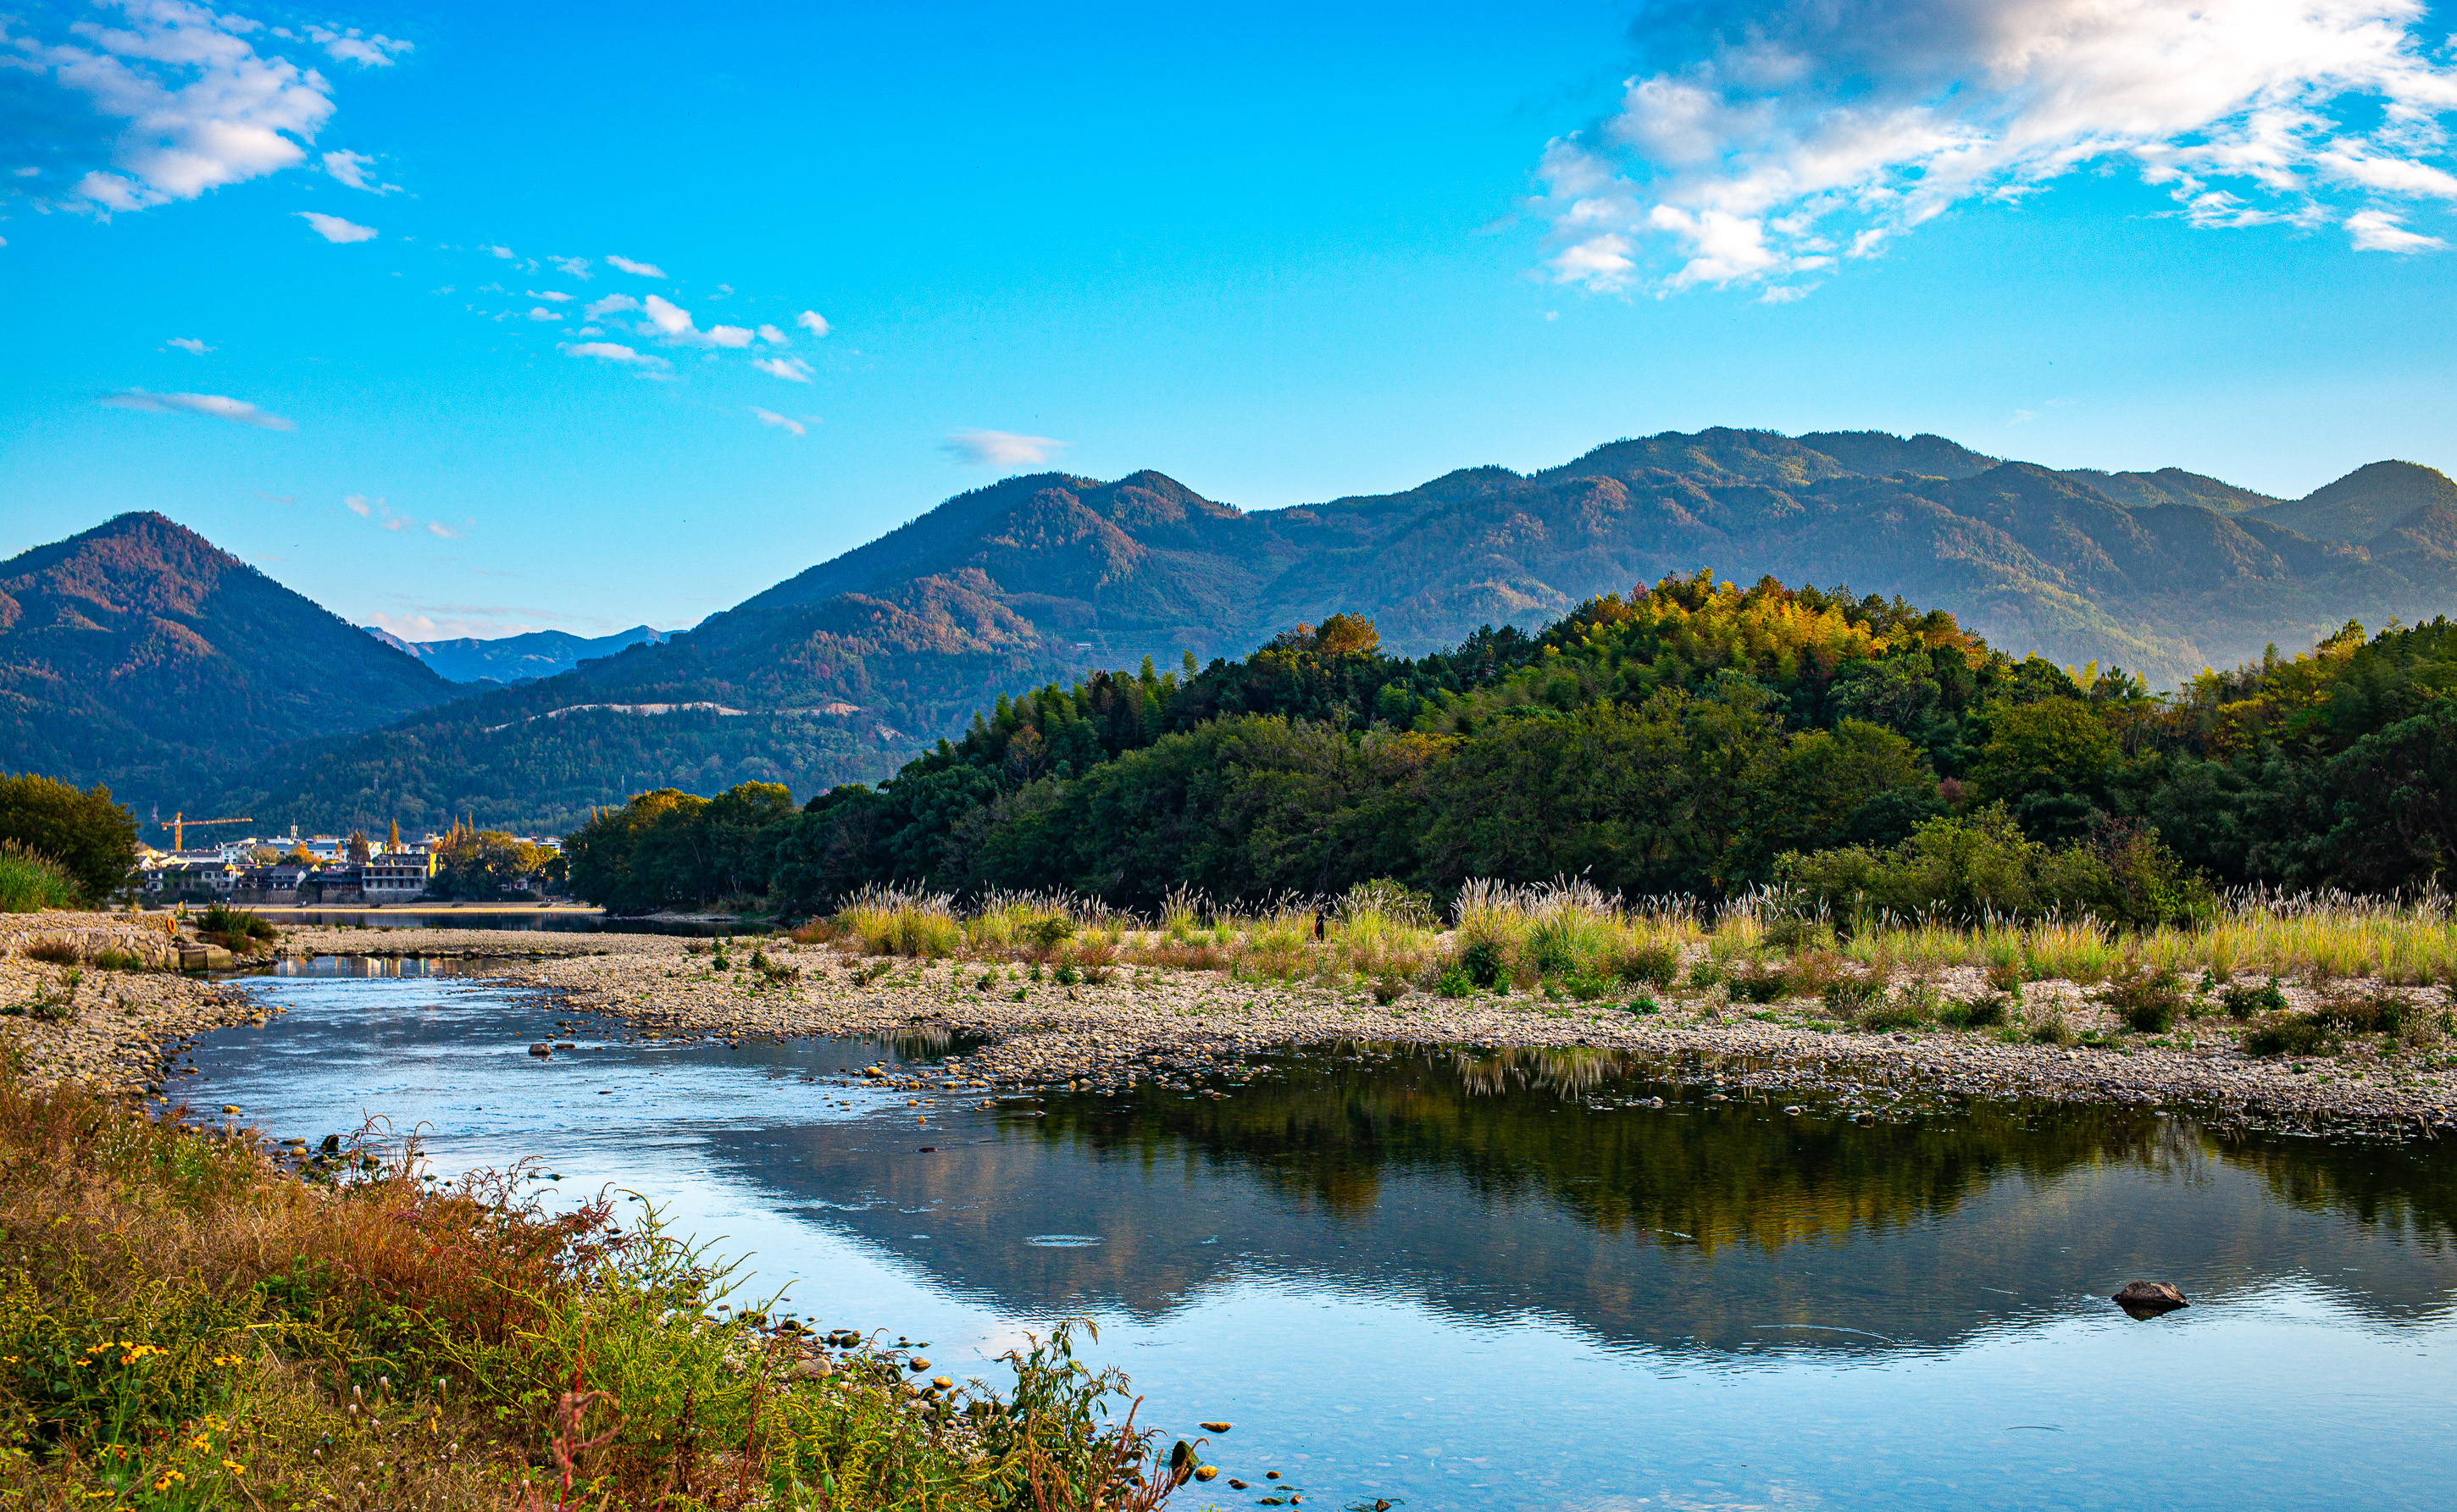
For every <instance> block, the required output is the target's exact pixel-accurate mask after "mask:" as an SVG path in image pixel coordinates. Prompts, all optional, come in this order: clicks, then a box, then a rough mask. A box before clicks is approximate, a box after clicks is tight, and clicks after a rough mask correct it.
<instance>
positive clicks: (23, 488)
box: [0, 0, 2457, 635]
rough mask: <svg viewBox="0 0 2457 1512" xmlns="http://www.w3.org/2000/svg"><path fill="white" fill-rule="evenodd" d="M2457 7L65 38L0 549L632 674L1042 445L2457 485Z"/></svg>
mask: <svg viewBox="0 0 2457 1512" xmlns="http://www.w3.org/2000/svg"><path fill="white" fill-rule="evenodd" d="M2451 25H2452V18H2451V14H2450V12H2449V10H2447V8H2445V7H2442V8H2431V7H2425V6H2421V5H2415V4H2408V3H2404V0H2301V3H2296V4H2285V3H2281V0H2191V3H2185V0H2093V3H2090V4H2084V3H2083V0H1916V3H1910V0H1823V3H1819V4H1799V5H1757V6H1745V5H1734V4H1722V3H1715V0H1706V3H1703V4H1696V5H1687V6H1652V7H1638V6H1633V5H1630V4H1627V3H1621V4H1612V5H1606V4H1588V3H1557V4H1521V5H1517V6H1511V7H1498V6H1488V7H1476V8H1465V7H1442V6H1425V5H1417V6H1412V7H1406V8H1402V7H1397V6H1384V7H1362V6H1360V7H1347V8H1326V7H1322V6H1319V5H1310V6H1303V7H1296V6H1288V7H1278V8H1274V7H1269V6H1254V7H1247V8H1239V9H1237V10H1234V11H1233V13H1232V12H1230V11H1218V10H1198V9H1191V8H1185V7H1157V6H1141V7H1123V6H1121V7H1105V8H1103V7H1063V8H1050V9H1045V10H1019V9H1017V8H1013V7H997V8H985V7H968V6H962V5H951V6H941V7H935V8H910V7H908V8H885V7H860V8H853V7H828V6H795V7H775V8H761V7H750V6H743V7H733V8H724V13H723V14H694V15H692V16H690V17H688V18H684V17H683V16H682V15H681V14H680V13H679V12H676V11H675V10H673V9H672V8H671V7H645V6H630V5H620V4H615V5H599V6H592V7H588V8H577V7H574V8H548V7H502V6H488V7H484V8H481V7H475V6H460V5H420V4H399V5H392V6H387V7H383V8H381V9H368V10H352V11H347V12H341V11H325V10H291V9H275V8H267V7H255V6H249V5H246V4H235V5H234V6H233V7H232V8H231V9H229V10H223V11H219V12H214V11H209V10H202V9H199V8H196V7H191V6H188V5H185V4H181V3H175V0H134V3H131V4H113V5H95V4H89V3H76V4H61V5H38V6H35V7H33V8H32V9H31V10H24V9H21V10H17V11H15V12H13V13H12V18H11V19H9V20H7V21H5V22H0V194H5V195H7V196H8V197H7V198H5V199H0V238H5V245H0V289H5V290H7V291H8V292H9V294H10V301H9V304H10V318H9V319H8V320H7V321H6V322H5V324H0V553H10V554H13V553H14V552H15V551H17V550H20V549H22V548H24V547H25V546H28V545H31V544H34V543H36V542H39V541H49V540H55V539H58V538H59V537H61V536H64V535H67V534H70V533H72V532H74V531H77V530H81V529H84V528H87V527H88V526H91V525H93V524H94V523H96V522H98V521H102V520H104V519H107V518H109V517H110V516H111V515H113V514H115V513H118V512H121V511H124V510H130V509H144V508H151V509H158V510H161V511H162V512H164V513H166V514H168V515H170V516H172V517H173V518H175V519H176V520H179V521H182V522H184V523H186V524H189V525H191V526H193V527H195V528H196V529H197V530H199V531H201V532H203V533H204V534H205V535H207V536H208V537H210V538H212V539H213V540H214V541H217V542H218V543H220V544H222V545H224V546H226V547H228V548H229V549H231V550H233V551H235V552H237V554H239V555H240V556H242V557H244V558H246V559H247V560H249V561H251V562H257V563H258V564H260V565H261V566H263V567H264V569H265V570H266V571H268V572H270V573H271V574H273V575H274V576H275V577H276V578H278V579H279V580H280V581H282V582H286V583H288V584H290V585H291V586H293V587H295V588H298V589H299V591H301V592H303V593H306V594H308V595H309V596H311V597H313V598H315V599H317V600H318V601H320V602H321V603H325V604H327V605H328V606H330V607H332V608H333V609H335V610H336V611H337V612H340V613H341V614H343V615H345V616H348V617H349V618H351V619H352V620H354V621H357V622H360V623H383V624H386V625H389V626H391V627H393V628H395V629H398V630H401V631H403V633H408V634H413V635H434V634H500V633H505V632H507V631H511V630H518V629H526V628H537V627H548V626H551V627H560V628H567V629H572V630H578V631H582V632H585V633H594V632H601V631H604V630H609V629H614V628H618V627H621V626H624V625H629V624H631V623H639V622H642V621H646V622H649V623H653V624H656V625H659V626H661V627H665V626H674V625H682V624H689V623H693V622H696V621H697V620H699V619H700V618H701V617H703V616H705V615H706V614H708V613H710V612H712V611H713V610H715V609H718V608H722V607H724V606H726V605H727V604H730V603H734V602H736V601H738V600H740V599H741V598H743V597H745V596H747V595H749V594H751V593H753V592H755V591H757V590H758V589H759V588H762V587H764V586H766V585H767V584H769V583H771V582H774V581H776V580H778V579H780V578H782V577H785V576H788V575H790V574H791V573H793V572H795V571H797V570H799V569H800V568H802V567H804V566H806V565H808V564H810V563H811V562H816V561H819V560H822V559H824V558H826V557H829V556H831V555H834V554H835V553H836V552H838V551H841V550H844V549H846V548H847V547H850V546H853V545H855V544H857V543H859V542H860V541H865V540H868V539H870V538H871V537H874V536H876V535H878V533H879V532H881V531H882V530H885V529H887V528H890V527H892V526H893V525H895V524H897V523H898V522H900V521H903V520H906V519H909V518H911V517H912V516H914V515H915V514H918V513H919V512H920V511H922V510H924V509H926V508H928V507H929V506H931V505H932V504H934V503H936V502H937V501H939V500H940V499H942V498H944V497H946V496H947V495H949V494H951V493H955V492H958V491H960V490H961V489H964V488H967V487H971V486H975V485H977V484H979V483H981V482H984V481H987V480H991V479H994V478H996V477H999V476H1002V475H1003V474H1005V473H1009V472H1015V471H1022V470H1030V469H1032V468H1033V467H1034V466H1036V465H1049V466H1059V467H1063V468H1065V469H1067V470H1069V471H1073V472H1078V473H1084V474H1089V475H1092V476H1097V477H1115V476H1118V475H1119V474H1121V473H1124V472H1127V471H1130V470H1132V469H1135V468H1138V467H1154V468H1158V469H1160V470H1162V471H1164V472H1167V473H1168V474H1170V475H1171V476H1173V477H1176V478H1178V479H1180V480H1183V481H1184V482H1186V483H1187V484H1188V485H1190V486H1192V487H1194V488H1196V489H1197V490H1199V491H1201V492H1202V493H1204V494H1206V495H1208V496H1209V497H1211V498H1215V499H1220V500H1224V501H1229V502H1231V503H1235V504H1239V505H1242V506H1245V507H1248V508H1268V507H1274V506H1279V505H1284V504H1289V503H1295V502H1301V501H1313V500H1323V499H1329V498H1334V497H1338V496H1340V495H1343V494H1349V493H1358V492H1369V491H1384V490H1391V489H1398V488H1404V487H1407V486H1409V485H1411V484H1414V483H1416V482H1419V481H1422V480H1425V479H1428V478H1432V477H1435V476H1437V475H1438V474H1440V473H1442V472H1445V471H1447V470H1449V469H1451V468H1453V467H1457V466H1464V465H1471V464H1476V463H1486V462H1500V463H1504V464H1507V465H1510V466H1514V467H1520V468H1532V467H1538V466H1546V465H1551V464H1553V463H1557V462H1559V461H1562V460H1568V459H1569V458H1571V457H1574V456H1576V455H1578V454H1579V453H1580V452H1582V451H1584V450H1586V449H1587V448H1589V447H1591V446H1593V445H1596V444H1598V443H1600V442H1602V441H1605V440H1609V439H1613V438H1615V437H1619V436H1623V435H1639V434H1648V433H1652V432H1656V431H1662V430H1668V429H1682V430H1687V429H1694V428H1697V427H1700V426H1704V425H1713V424H1728V425H1753V426H1767V427H1772V428H1776V429H1780V430H1786V431H1794V432H1797V431H1802V430H1808V429H1827V428H1844V427H1872V428H1880V429H1886V430H1891V431H1896V432H1902V433H1909V432H1916V431H1933V432H1937V433H1939V434H1943V435H1946V436H1950V437H1952V438H1954V439H1957V440H1960V441H1962V442H1964V443H1966V444H1968V445H1972V446H1974V447H1977V448H1980V449H1982V450H1985V451H1989V452H1992V453H1996V454H1999V455H2006V456H2013V457H2020V458H2025V459H2030V460H2040V461H2044V462H2048V463H2051V464H2054V465H2058V466H2099V467H2111V468H2117V467H2141V468H2151V467H2158V466H2165V465H2178V466H2183V467H2188V468H2192V469H2194V470H2197V471H2201V472H2207V473H2211V474H2214V475H2216V476H2218V477H2220V478H2224V479H2227V480H2230V481H2234V482H2238V483H2241V484H2244V485H2247V486H2251V487H2255V488H2260V489H2263V490H2265V491H2269V492H2273V493H2279V494H2284V495H2290V496H2291V495H2296V494H2301V493H2303V492H2305V491H2308V490H2309V489H2311V488H2313V487H2315V486H2317V485H2319V484H2321V483H2323V482H2325V481H2327V480H2330V479H2332V478H2335V477H2338V476H2340V475H2341V474H2343V473H2344V472H2346V471H2348V470H2350V469H2352V468H2354V467H2356V466H2358V465H2360V464H2362V463H2364V462H2365V461H2370V460H2377V459H2380V458H2383V457H2403V458H2407V459H2411V460H2417V461H2423V462H2426V463H2430V464H2432V465H2436V466H2440V467H2443V468H2449V467H2451V466H2452V465H2457V445H2452V443H2451V441H2452V438H2457V385H2452V384H2451V383H2450V381H2449V374H2450V368H2451V361H2450V358H2451V357H2452V355H2457V276H2452V273H2457V263H2452V261H2451V260H2450V258H2451V254H2450V252H2449V251H2448V250H2447V246H2446V245H2444V244H2445V243H2447V242H2450V241H2457V175H2452V174H2451V172H2450V170H2451V167H2452V162H2453V161H2457V159H2452V156H2451V154H2450V153H2449V151H2448V146H2447V139H2446V135H2445V132H2446V128H2447V125H2448V124H2449V122H2450V121H2451V120H2452V119H2457V57H2452V53H2451V50H2450V41H2449V33H2450V30H2451ZM627 263H628V264H630V265H631V267H630V270H629V271H627V269H626V267H625V266H624V265H625V264H627ZM557 296H566V297H557ZM609 300H610V303H609ZM652 301H653V302H652ZM591 307H595V308H596V310H597V312H598V313H597V314H596V315H595V316H594V317H591V316H589V315H588V314H587V312H588V311H589V310H590V309H591ZM822 328H823V329H824V334H820V332H821V330H822ZM180 342H184V343H186V344H185V345H180V344H175V343H180Z"/></svg>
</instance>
